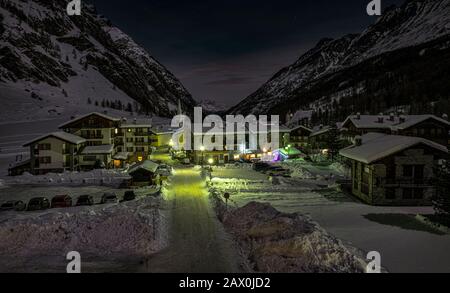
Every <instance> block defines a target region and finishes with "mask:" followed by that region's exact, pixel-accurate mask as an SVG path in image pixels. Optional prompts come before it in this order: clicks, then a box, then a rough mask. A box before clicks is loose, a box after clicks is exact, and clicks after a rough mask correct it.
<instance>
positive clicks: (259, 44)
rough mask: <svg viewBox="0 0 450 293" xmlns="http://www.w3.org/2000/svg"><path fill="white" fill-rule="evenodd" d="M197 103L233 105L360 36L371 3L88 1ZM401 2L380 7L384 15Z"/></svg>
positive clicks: (348, 0) (362, 0)
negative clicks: (312, 52) (327, 45)
mask: <svg viewBox="0 0 450 293" xmlns="http://www.w3.org/2000/svg"><path fill="white" fill-rule="evenodd" d="M90 2H91V3H94V4H95V5H96V7H97V9H98V11H99V13H101V14H103V15H104V16H105V17H107V18H109V19H110V20H111V21H112V22H113V24H114V25H115V26H117V27H119V28H120V29H122V30H123V31H124V32H126V33H127V34H129V35H130V36H131V37H133V38H134V40H135V41H136V42H137V43H139V44H140V45H142V46H144V47H145V48H146V49H147V50H148V51H149V52H150V54H151V55H152V56H154V57H155V58H156V59H157V60H158V61H160V62H161V63H162V64H163V65H165V66H166V67H167V68H168V69H169V70H170V71H172V72H173V73H174V74H175V75H176V76H177V77H178V78H179V79H180V80H181V81H182V82H183V84H184V85H185V86H186V88H187V89H188V90H189V91H190V92H191V94H192V95H193V96H194V98H196V99H197V100H199V99H205V98H207V99H210V100H215V101H217V102H218V103H222V104H226V106H232V105H234V104H236V103H237V102H239V101H240V100H242V99H244V98H245V97H246V96H248V95H249V94H251V93H252V92H253V91H255V90H256V89H257V88H258V87H260V86H261V85H262V84H263V83H264V82H265V81H267V80H268V79H269V78H270V77H271V76H272V75H273V74H274V73H276V72H277V71H278V70H280V69H281V68H282V67H284V66H287V65H289V64H291V63H293V62H294V61H295V60H296V59H298V58H299V57H300V55H301V54H302V53H304V52H305V51H306V50H308V49H310V48H311V47H313V46H314V45H315V44H316V43H317V42H318V41H319V40H320V39H322V38H324V37H333V38H337V37H340V36H342V35H345V34H347V33H355V32H356V33H358V32H361V31H362V30H363V29H364V28H365V27H367V26H368V25H370V24H371V23H373V22H374V21H375V20H376V18H374V17H369V16H368V15H367V14H366V6H367V4H368V3H369V2H370V1H369V0H346V1H335V0H314V1H311V0H308V1H306V0H278V1H269V0H227V1H223V0H210V1H207V0H186V1H182V0H178V1H174V0H128V1H123V0H90ZM402 2H403V1H402V0H382V3H383V8H385V7H387V6H388V5H391V4H397V5H399V4H401V3H402Z"/></svg>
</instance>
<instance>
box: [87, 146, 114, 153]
mask: <svg viewBox="0 0 450 293" xmlns="http://www.w3.org/2000/svg"><path fill="white" fill-rule="evenodd" d="M113 150H114V146H113V145H110V144H105V145H97V146H87V147H85V148H84V149H83V151H82V152H81V154H82V155H104V154H111V153H112V152H113Z"/></svg>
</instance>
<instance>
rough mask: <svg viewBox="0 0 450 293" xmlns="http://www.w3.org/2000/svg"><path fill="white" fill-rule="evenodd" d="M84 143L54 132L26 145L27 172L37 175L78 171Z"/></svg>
mask: <svg viewBox="0 0 450 293" xmlns="http://www.w3.org/2000/svg"><path fill="white" fill-rule="evenodd" d="M86 142H87V141H86V139H84V138H82V137H79V136H76V135H73V134H70V133H67V132H54V133H50V134H46V135H44V136H41V137H38V138H36V139H34V140H32V141H30V142H28V143H26V144H25V145H24V146H26V147H30V160H29V168H30V170H29V171H30V172H31V173H32V174H36V175H39V174H46V173H49V172H55V173H58V172H64V171H74V170H79V169H80V168H81V162H80V151H81V150H83V149H84V147H85V144H86Z"/></svg>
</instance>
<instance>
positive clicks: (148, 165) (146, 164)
mask: <svg viewBox="0 0 450 293" xmlns="http://www.w3.org/2000/svg"><path fill="white" fill-rule="evenodd" d="M158 166H159V165H158V164H156V163H155V162H153V161H149V160H147V161H143V162H141V163H138V164H136V165H134V166H132V167H131V168H130V169H129V170H128V174H132V173H134V172H136V171H137V170H140V169H144V170H147V171H149V172H152V173H155V172H156V170H157V169H158Z"/></svg>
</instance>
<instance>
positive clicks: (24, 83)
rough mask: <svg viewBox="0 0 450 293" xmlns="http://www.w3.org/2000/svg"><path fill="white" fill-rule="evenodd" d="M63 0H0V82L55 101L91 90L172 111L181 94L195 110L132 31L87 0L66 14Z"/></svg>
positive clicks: (151, 109) (93, 95) (79, 97)
mask: <svg viewBox="0 0 450 293" xmlns="http://www.w3.org/2000/svg"><path fill="white" fill-rule="evenodd" d="M67 3H68V2H67V1H65V0H54V1H48V0H29V1H19V0H2V1H0V35H1V38H0V82H2V83H4V84H7V85H8V86H9V87H11V88H15V89H16V88H17V89H20V88H22V89H24V90H25V89H26V90H27V91H29V92H30V91H32V92H35V93H37V94H38V95H39V96H40V97H41V98H42V102H45V101H47V102H48V103H51V104H55V105H58V104H61V103H58V101H59V100H61V101H62V100H64V97H62V95H61V93H62V92H64V96H65V97H70V100H71V101H69V102H74V103H73V104H76V103H75V101H78V102H81V101H84V102H86V100H87V99H88V98H89V99H90V100H92V101H102V100H109V101H121V103H125V104H126V103H130V102H131V103H138V104H140V108H141V109H142V110H144V111H145V112H147V113H154V114H156V115H160V116H171V115H172V114H174V113H176V109H177V104H178V100H180V101H181V105H182V107H183V109H184V110H185V111H189V112H190V111H191V110H192V108H193V106H194V105H195V104H196V103H195V101H194V100H193V98H192V96H191V95H190V94H189V92H188V91H187V90H186V89H185V88H184V87H183V85H182V84H181V83H180V82H179V81H178V80H177V79H176V77H175V76H174V75H173V74H172V73H170V72H169V71H168V70H167V69H166V68H165V67H164V66H163V65H161V64H160V63H159V62H158V61H156V60H155V59H154V58H153V57H151V56H150V55H149V54H148V53H147V52H146V51H145V50H144V49H143V48H142V47H141V46H139V45H138V44H136V42H134V41H133V39H132V38H130V37H129V36H128V35H126V34H125V33H123V32H122V31H121V30H120V29H118V28H116V27H114V26H112V25H111V23H110V22H109V21H108V20H107V19H105V18H103V17H101V16H99V15H98V14H97V12H96V11H95V9H94V7H93V6H91V5H84V6H83V14H82V16H78V17H69V16H68V15H67V13H66V9H65V8H66V5H67ZM111 89H112V90H111ZM14 91H15V90H14ZM15 92H16V91H15ZM0 95H1V93H0ZM0 98H5V97H4V96H0ZM58 99H59V100H58ZM66 102H67V101H64V106H67V105H66ZM46 106H48V105H39V107H40V108H42V107H46ZM60 106H62V105H60Z"/></svg>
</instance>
